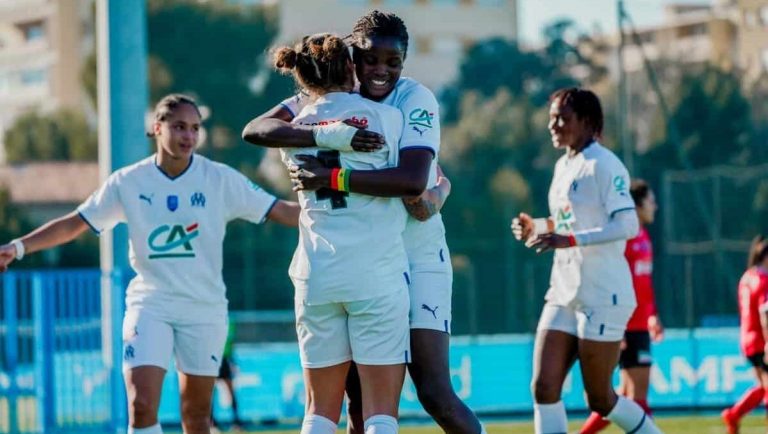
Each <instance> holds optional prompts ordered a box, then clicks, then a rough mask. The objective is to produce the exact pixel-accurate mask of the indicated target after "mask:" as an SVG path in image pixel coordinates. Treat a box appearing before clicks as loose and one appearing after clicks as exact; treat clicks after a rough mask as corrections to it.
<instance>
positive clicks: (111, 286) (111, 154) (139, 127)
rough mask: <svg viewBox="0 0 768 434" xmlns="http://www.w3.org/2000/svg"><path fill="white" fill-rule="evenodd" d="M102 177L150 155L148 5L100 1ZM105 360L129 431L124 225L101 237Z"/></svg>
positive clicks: (118, 419) (122, 427)
mask: <svg viewBox="0 0 768 434" xmlns="http://www.w3.org/2000/svg"><path fill="white" fill-rule="evenodd" d="M96 16H97V17H96V21H97V22H96V32H97V39H98V49H97V59H98V61H97V64H98V113H99V178H100V180H101V182H104V181H106V179H107V177H108V176H109V175H110V174H111V173H112V172H114V171H115V170H117V169H119V168H121V167H123V166H126V165H128V164H131V163H134V162H136V161H138V160H140V159H141V158H143V157H145V156H146V153H147V150H148V149H149V148H148V146H147V144H146V141H145V140H146V139H145V135H144V113H145V111H146V109H147V99H148V88H149V87H148V85H147V30H146V27H147V26H146V4H145V0H97V3H96ZM100 238H101V239H100V247H101V249H100V250H101V253H100V254H101V257H100V260H101V261H100V262H101V270H102V286H101V288H102V289H101V295H102V299H101V306H102V355H103V359H104V362H105V366H106V367H107V368H108V369H109V370H110V385H111V387H110V389H111V401H112V403H111V413H112V417H111V420H110V431H111V432H115V433H125V432H126V429H127V426H128V419H127V407H126V399H125V390H124V388H123V380H122V372H121V365H122V333H121V328H122V327H121V323H122V315H123V299H124V289H125V288H124V286H125V285H124V283H125V279H124V278H123V277H124V276H126V275H127V274H128V272H129V271H130V266H129V263H128V231H127V228H126V227H125V226H124V225H120V226H119V227H117V228H115V229H114V230H113V231H111V232H109V231H106V232H104V233H103V234H101V237H100Z"/></svg>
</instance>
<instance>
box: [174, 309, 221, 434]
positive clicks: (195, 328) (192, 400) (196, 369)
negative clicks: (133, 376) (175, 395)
mask: <svg viewBox="0 0 768 434" xmlns="http://www.w3.org/2000/svg"><path fill="white" fill-rule="evenodd" d="M173 331H174V340H175V344H174V353H175V355H176V367H177V368H178V371H179V392H180V395H181V425H182V427H183V429H184V432H185V433H186V434H196V433H206V434H207V433H209V432H210V425H211V424H210V422H211V420H210V417H211V404H212V398H213V386H214V384H215V383H216V378H217V377H218V376H219V371H220V367H221V359H222V353H223V351H224V344H225V342H226V340H227V319H226V316H222V317H221V318H220V319H218V320H215V321H214V322H211V323H202V324H201V323H175V324H174V329H173Z"/></svg>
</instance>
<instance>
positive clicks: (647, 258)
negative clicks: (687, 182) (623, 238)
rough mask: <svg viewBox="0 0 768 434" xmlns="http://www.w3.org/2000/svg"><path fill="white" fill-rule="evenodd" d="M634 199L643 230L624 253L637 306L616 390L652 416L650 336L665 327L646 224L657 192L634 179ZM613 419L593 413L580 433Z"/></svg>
mask: <svg viewBox="0 0 768 434" xmlns="http://www.w3.org/2000/svg"><path fill="white" fill-rule="evenodd" d="M629 192H630V194H631V195H632V200H633V201H634V202H635V209H636V210H637V219H638V220H639V221H640V233H639V234H638V235H637V236H636V237H635V238H632V239H631V240H629V241H627V247H626V249H625V250H624V256H625V257H626V258H627V262H628V263H629V270H630V272H631V273H632V286H633V287H634V288H635V296H636V298H637V307H636V308H635V312H634V313H633V314H632V317H631V318H630V319H629V322H628V323H627V331H626V332H624V342H623V345H622V348H621V354H620V355H619V367H620V368H621V371H620V383H619V387H618V389H617V392H618V393H619V394H620V395H622V396H625V397H627V398H629V399H631V400H633V401H635V402H636V403H637V404H638V405H639V406H640V407H643V410H645V412H646V413H647V414H648V415H649V416H650V415H651V408H650V407H649V406H648V383H649V380H650V375H651V361H652V359H651V340H654V341H657V342H658V341H660V340H661V339H662V338H663V335H664V327H663V326H662V324H661V321H660V320H659V315H658V311H657V309H656V299H655V297H654V294H653V276H652V274H653V247H652V246H651V239H650V237H649V236H648V231H647V230H646V229H645V227H646V226H647V225H649V224H651V223H653V221H654V218H655V216H656V209H657V206H656V196H655V195H654V194H653V190H651V188H650V187H649V186H648V183H646V182H645V181H643V180H642V179H635V180H632V183H631V184H630V187H629ZM609 424H610V422H609V421H608V420H606V419H604V418H603V417H602V416H601V415H600V414H599V413H592V414H591V415H590V416H589V418H588V419H587V421H586V423H584V426H583V427H582V428H581V434H593V433H596V432H599V431H601V430H602V429H603V428H605V427H606V426H608V425H609Z"/></svg>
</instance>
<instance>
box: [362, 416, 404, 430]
mask: <svg viewBox="0 0 768 434" xmlns="http://www.w3.org/2000/svg"><path fill="white" fill-rule="evenodd" d="M364 425H365V434H397V428H398V425H397V419H395V418H394V417H392V416H387V415H386V414H374V415H373V416H371V417H369V418H368V419H366V420H365V424H364Z"/></svg>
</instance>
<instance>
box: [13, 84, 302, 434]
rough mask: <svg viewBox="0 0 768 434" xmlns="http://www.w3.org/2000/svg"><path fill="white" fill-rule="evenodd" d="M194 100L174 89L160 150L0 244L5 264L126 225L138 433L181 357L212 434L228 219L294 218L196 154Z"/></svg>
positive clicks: (127, 328) (201, 429)
mask: <svg viewBox="0 0 768 434" xmlns="http://www.w3.org/2000/svg"><path fill="white" fill-rule="evenodd" d="M200 122H201V118H200V112H199V110H198V108H197V104H196V103H195V102H194V100H192V99H191V98H189V97H186V96H183V95H168V96H166V97H165V98H163V99H162V100H160V102H159V103H158V104H157V106H156V108H155V120H154V123H153V125H152V132H151V133H150V135H151V136H152V137H154V138H155V141H156V143H157V152H156V153H155V155H153V156H151V157H148V158H146V159H144V160H142V161H140V162H138V163H136V164H133V165H130V166H128V167H125V168H123V169H121V170H118V171H117V172H115V173H113V174H112V175H111V176H110V177H109V179H107V181H106V182H105V183H104V184H103V185H102V186H101V188H99V190H97V191H96V192H95V193H93V194H92V195H91V197H90V198H88V199H87V200H86V201H85V202H83V204H81V205H80V206H79V207H78V208H77V210H76V211H74V212H72V213H70V214H68V215H66V216H63V217H60V218H58V219H55V220H52V221H50V222H48V223H46V224H44V225H43V226H41V227H40V228H38V229H36V230H34V231H33V232H31V233H29V234H27V235H25V236H23V237H21V238H19V239H16V240H13V241H11V242H10V243H9V244H5V245H3V246H0V271H5V269H6V268H7V267H8V264H10V263H11V262H12V261H13V260H14V259H15V260H21V259H22V258H23V257H24V255H25V254H29V253H32V252H36V251H39V250H44V249H48V248H51V247H54V246H57V245H60V244H64V243H67V242H69V241H71V240H73V239H74V238H76V237H77V236H79V235H80V234H82V233H83V232H85V231H86V230H87V229H88V228H89V227H90V228H91V229H92V230H93V231H94V232H96V233H97V234H99V233H101V232H102V231H105V230H109V229H111V228H113V227H114V226H115V225H117V224H118V223H126V224H127V225H128V227H129V229H130V231H129V234H130V262H131V267H132V268H133V269H134V270H135V271H136V277H135V278H134V279H133V280H131V282H130V284H129V285H128V289H127V291H126V312H125V318H124V319H123V353H124V357H123V374H124V376H125V386H126V389H127V392H128V409H129V413H128V415H129V428H128V432H129V433H132V434H158V433H162V429H161V427H160V424H159V423H158V420H157V410H158V406H159V405H160V391H161V389H162V385H163V377H164V376H165V372H166V370H167V369H168V363H169V362H170V359H171V355H172V354H174V355H175V358H176V366H177V368H178V370H179V385H180V391H181V418H182V426H183V429H184V432H185V433H206V434H207V433H209V432H210V431H209V430H210V414H211V395H212V393H213V385H214V382H215V381H216V376H217V374H218V372H219V363H220V360H221V353H222V350H223V347H224V341H225V339H226V335H227V299H226V297H225V292H226V291H225V287H224V281H223V279H222V274H221V268H222V244H223V241H224V233H225V229H226V224H227V222H228V221H230V220H233V219H236V218H243V219H246V220H249V221H251V222H254V223H261V222H263V221H265V220H266V219H271V220H274V221H276V222H278V223H281V224H285V225H288V226H296V225H297V220H298V214H299V208H298V205H297V204H296V203H292V202H285V201H282V200H277V199H275V197H274V196H272V195H271V194H268V193H266V192H265V191H264V190H262V189H261V188H259V187H258V186H257V185H255V184H253V183H252V182H250V181H249V180H248V179H247V178H246V177H245V176H243V175H241V174H240V173H238V172H236V171H235V170H234V169H232V168H230V167H228V166H225V165H223V164H219V163H214V162H213V161H210V160H208V159H207V158H205V157H202V156H200V155H196V154H195V153H194V151H195V147H196V145H197V142H198V137H199V129H200Z"/></svg>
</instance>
